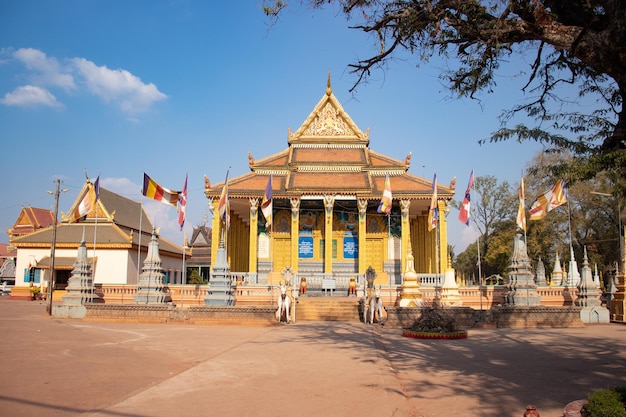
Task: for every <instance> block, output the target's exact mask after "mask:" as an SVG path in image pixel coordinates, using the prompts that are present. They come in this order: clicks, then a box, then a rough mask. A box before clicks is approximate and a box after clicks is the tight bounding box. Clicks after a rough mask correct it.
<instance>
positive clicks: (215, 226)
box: [209, 199, 221, 259]
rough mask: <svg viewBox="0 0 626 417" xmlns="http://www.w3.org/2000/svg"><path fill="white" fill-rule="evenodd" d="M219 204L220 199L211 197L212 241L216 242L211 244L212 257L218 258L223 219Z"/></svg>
mask: <svg viewBox="0 0 626 417" xmlns="http://www.w3.org/2000/svg"><path fill="white" fill-rule="evenodd" d="M218 205H219V200H213V199H209V206H213V210H212V211H213V221H212V226H211V241H212V242H214V243H213V244H212V245H211V259H217V249H218V247H219V243H220V228H221V221H220V216H219V214H217V213H219V210H218V208H217V206H218Z"/></svg>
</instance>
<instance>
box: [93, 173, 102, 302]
mask: <svg viewBox="0 0 626 417" xmlns="http://www.w3.org/2000/svg"><path fill="white" fill-rule="evenodd" d="M96 181H98V187H100V174H98V179H97V180H96ZM94 188H95V186H94ZM96 191H97V190H95V189H94V193H95V194H96V203H95V204H96V221H95V224H94V228H93V258H92V259H91V301H92V302H93V295H94V292H95V286H96V282H95V278H96V242H97V239H96V236H97V233H98V197H99V195H98V193H97V192H96Z"/></svg>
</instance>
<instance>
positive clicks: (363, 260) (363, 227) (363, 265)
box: [357, 199, 367, 274]
mask: <svg viewBox="0 0 626 417" xmlns="http://www.w3.org/2000/svg"><path fill="white" fill-rule="evenodd" d="M357 207H358V208H359V274H365V271H366V270H367V252H366V251H367V249H366V248H367V223H366V220H367V200H365V199H359V200H357Z"/></svg>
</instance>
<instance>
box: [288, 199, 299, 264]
mask: <svg viewBox="0 0 626 417" xmlns="http://www.w3.org/2000/svg"><path fill="white" fill-rule="evenodd" d="M289 201H290V202H291V270H292V271H293V272H295V273H298V263H299V262H298V260H299V257H298V237H299V236H300V199H299V198H291V199H290V200H289Z"/></svg>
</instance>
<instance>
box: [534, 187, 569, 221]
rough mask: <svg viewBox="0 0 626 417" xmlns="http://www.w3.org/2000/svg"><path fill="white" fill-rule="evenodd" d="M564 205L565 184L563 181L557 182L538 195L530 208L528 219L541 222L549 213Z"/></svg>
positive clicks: (565, 199)
mask: <svg viewBox="0 0 626 417" xmlns="http://www.w3.org/2000/svg"><path fill="white" fill-rule="evenodd" d="M565 203H567V184H566V183H565V182H564V181H563V180H558V181H557V182H556V184H554V187H552V188H551V189H549V190H548V191H546V192H545V193H543V194H542V195H540V196H539V198H537V201H535V202H534V203H533V205H532V206H530V210H529V211H528V212H529V214H530V217H529V219H530V220H541V219H543V218H544V217H546V216H547V215H548V213H549V212H550V211H552V210H553V209H555V208H557V207H558V206H560V205H562V204H565Z"/></svg>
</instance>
